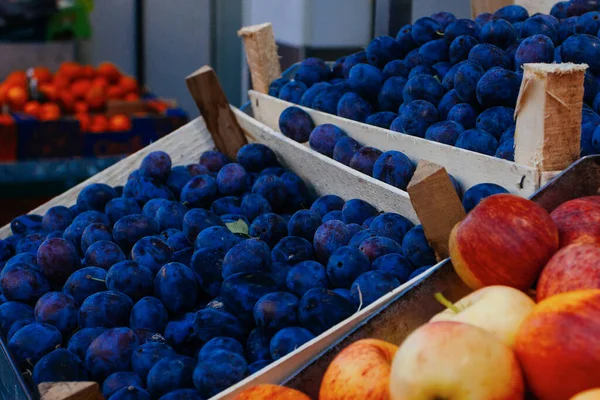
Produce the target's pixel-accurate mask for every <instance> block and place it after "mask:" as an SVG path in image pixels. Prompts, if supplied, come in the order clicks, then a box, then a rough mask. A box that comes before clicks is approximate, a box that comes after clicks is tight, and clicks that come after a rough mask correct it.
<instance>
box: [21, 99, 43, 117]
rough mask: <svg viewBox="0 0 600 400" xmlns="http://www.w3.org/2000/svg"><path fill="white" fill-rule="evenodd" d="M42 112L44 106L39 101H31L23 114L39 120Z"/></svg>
mask: <svg viewBox="0 0 600 400" xmlns="http://www.w3.org/2000/svg"><path fill="white" fill-rule="evenodd" d="M41 111H42V105H41V104H40V103H39V102H37V101H29V102H27V104H25V107H23V112H24V113H25V114H27V115H31V116H32V117H35V118H39V117H40V112H41Z"/></svg>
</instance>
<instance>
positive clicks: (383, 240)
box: [358, 236, 402, 262]
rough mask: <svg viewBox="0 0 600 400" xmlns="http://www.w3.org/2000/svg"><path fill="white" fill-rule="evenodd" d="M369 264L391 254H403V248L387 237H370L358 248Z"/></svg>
mask: <svg viewBox="0 0 600 400" xmlns="http://www.w3.org/2000/svg"><path fill="white" fill-rule="evenodd" d="M358 250H360V251H361V252H362V253H363V254H364V255H366V256H367V258H368V259H369V262H373V261H375V260H376V259H378V258H379V257H381V256H384V255H386V254H391V253H402V246H401V245H399V244H398V242H396V241H395V240H393V239H390V238H388V237H385V236H375V237H368V238H366V239H365V240H363V241H362V242H361V243H360V245H359V246H358Z"/></svg>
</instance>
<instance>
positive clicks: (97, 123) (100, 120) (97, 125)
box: [89, 115, 108, 133]
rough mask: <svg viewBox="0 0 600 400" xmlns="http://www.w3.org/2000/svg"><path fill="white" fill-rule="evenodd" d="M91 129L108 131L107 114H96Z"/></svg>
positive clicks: (95, 131) (91, 130) (97, 131)
mask: <svg viewBox="0 0 600 400" xmlns="http://www.w3.org/2000/svg"><path fill="white" fill-rule="evenodd" d="M89 131H90V132H94V133H99V132H106V131H108V118H106V116H105V115H94V116H93V117H92V124H91V125H90V130H89Z"/></svg>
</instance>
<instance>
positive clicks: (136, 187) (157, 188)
mask: <svg viewBox="0 0 600 400" xmlns="http://www.w3.org/2000/svg"><path fill="white" fill-rule="evenodd" d="M123 197H128V198H133V199H135V200H136V201H137V202H138V203H139V204H140V206H141V205H143V204H145V203H147V202H148V201H150V200H152V199H167V200H173V199H174V198H175V196H173V193H172V192H171V190H169V188H168V187H167V185H165V184H163V183H162V182H161V181H159V180H158V179H154V178H149V177H147V176H140V177H138V178H134V179H131V180H129V181H127V183H126V184H125V187H124V188H123Z"/></svg>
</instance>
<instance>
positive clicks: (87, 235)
mask: <svg viewBox="0 0 600 400" xmlns="http://www.w3.org/2000/svg"><path fill="white" fill-rule="evenodd" d="M112 240H113V236H112V230H111V229H110V227H108V226H106V225H104V224H101V223H99V222H96V223H93V224H90V225H89V226H88V227H87V228H85V229H84V230H83V233H82V234H81V252H82V254H85V253H86V252H87V249H88V248H89V247H90V246H91V245H92V244H94V243H96V242H100V241H108V242H112Z"/></svg>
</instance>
